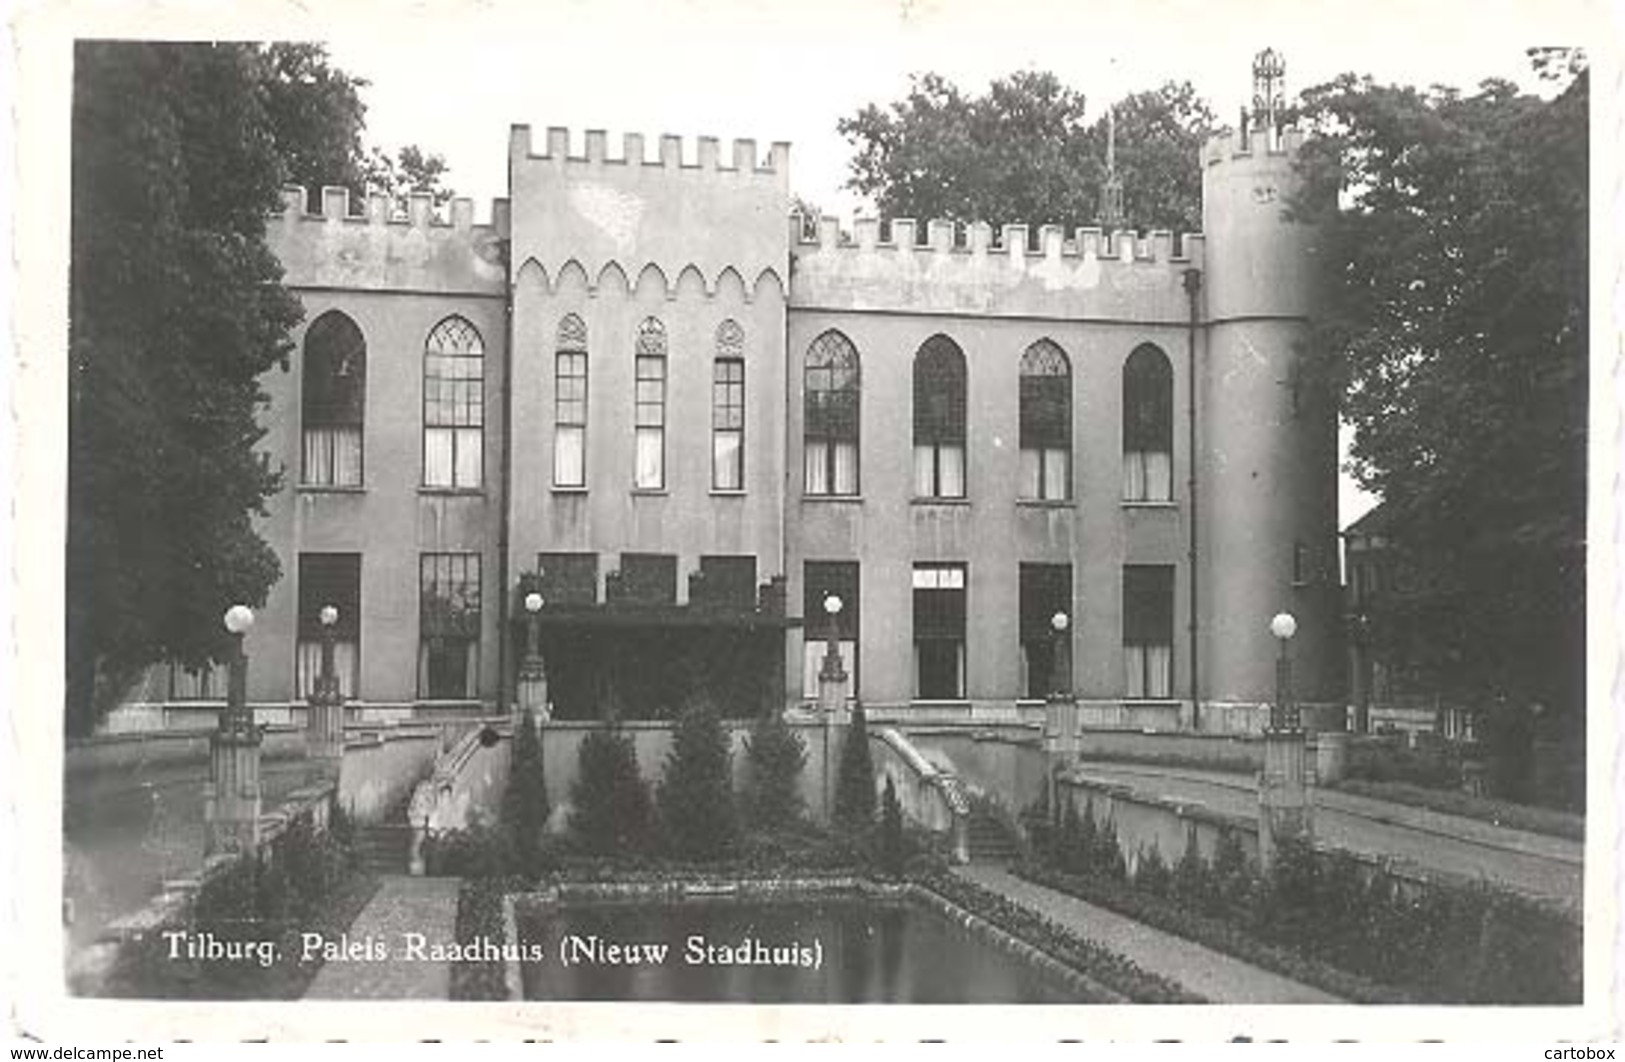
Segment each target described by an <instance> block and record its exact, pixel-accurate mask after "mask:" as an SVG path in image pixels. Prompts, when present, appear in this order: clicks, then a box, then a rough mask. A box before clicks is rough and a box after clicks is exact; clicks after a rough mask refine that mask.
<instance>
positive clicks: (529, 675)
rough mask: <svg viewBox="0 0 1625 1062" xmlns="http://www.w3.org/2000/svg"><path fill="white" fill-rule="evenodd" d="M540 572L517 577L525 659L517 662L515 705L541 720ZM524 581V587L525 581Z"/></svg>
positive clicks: (544, 706)
mask: <svg viewBox="0 0 1625 1062" xmlns="http://www.w3.org/2000/svg"><path fill="white" fill-rule="evenodd" d="M541 580H542V573H541V570H540V569H538V570H537V572H536V575H535V577H534V579H529V578H527V579H524V580H521V585H520V589H521V590H522V591H524V597H523V598H522V599H521V600H522V603H523V604H524V608H525V659H524V660H523V661H522V662H521V663H520V665H519V707H520V709H521V711H528V712H530V713H531V714H532V718H533V719H536V720H540V721H543V722H545V721H546V720H547V719H548V718H549V716H550V714H551V713H550V711H549V708H548V700H547V661H546V660H544V659H543V657H542V621H541V611H542V608H543V606H545V605H546V604H547V599H546V598H544V597H543V596H542V593H541V590H540V589H539V587H540V586H541ZM527 583H528V588H527V585H526V584H527Z"/></svg>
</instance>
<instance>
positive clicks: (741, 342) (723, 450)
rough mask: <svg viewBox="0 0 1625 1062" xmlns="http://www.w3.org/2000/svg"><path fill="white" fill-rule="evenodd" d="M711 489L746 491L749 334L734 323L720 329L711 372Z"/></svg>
mask: <svg viewBox="0 0 1625 1062" xmlns="http://www.w3.org/2000/svg"><path fill="white" fill-rule="evenodd" d="M711 486H712V488H713V489H715V490H744V489H745V331H744V329H742V328H740V327H739V323H738V322H737V321H733V320H727V321H723V322H722V324H721V325H720V326H719V327H718V328H717V357H716V361H715V362H714V363H713V365H712V369H711Z"/></svg>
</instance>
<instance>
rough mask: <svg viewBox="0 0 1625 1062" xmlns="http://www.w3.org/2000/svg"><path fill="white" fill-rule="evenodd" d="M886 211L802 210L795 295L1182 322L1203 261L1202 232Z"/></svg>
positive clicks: (794, 230) (795, 223)
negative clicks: (844, 221)
mask: <svg viewBox="0 0 1625 1062" xmlns="http://www.w3.org/2000/svg"><path fill="white" fill-rule="evenodd" d="M887 227H889V229H890V232H889V234H888V238H885V239H882V238H881V237H882V224H881V222H880V220H879V219H877V218H859V219H858V220H857V222H856V223H855V225H854V226H853V230H852V231H851V232H845V231H842V230H841V229H840V227H839V225H838V223H837V222H836V220H835V219H834V218H822V219H820V221H819V224H818V231H817V234H816V236H813V235H809V234H808V233H807V232H806V230H805V228H804V226H803V224H802V221H801V219H800V218H799V217H797V218H792V219H791V222H790V229H791V254H792V256H793V258H794V259H795V268H794V269H793V270H792V282H791V304H792V305H795V306H809V307H812V306H816V307H822V308H827V309H861V310H888V309H896V310H904V311H913V312H921V311H925V312H945V313H982V314H992V315H1009V316H1029V315H1034V316H1055V317H1069V318H1110V317H1121V318H1124V319H1129V320H1140V321H1160V320H1165V319H1166V320H1170V321H1182V320H1184V319H1185V318H1186V317H1187V316H1188V315H1189V304H1188V302H1187V301H1186V296H1185V294H1184V289H1183V283H1184V281H1183V277H1184V273H1185V271H1186V270H1188V269H1192V268H1195V269H1201V268H1203V261H1204V257H1205V248H1204V239H1203V237H1202V236H1201V235H1200V234H1187V235H1184V236H1182V237H1180V238H1177V239H1176V238H1175V236H1174V234H1173V233H1171V232H1166V231H1153V232H1149V233H1145V234H1140V233H1137V232H1133V231H1128V230H1118V231H1114V232H1105V231H1103V230H1101V229H1098V228H1080V229H1077V230H1075V231H1073V232H1070V233H1069V232H1068V231H1067V230H1066V229H1064V228H1063V227H1062V226H1059V225H1043V226H1040V227H1039V228H1038V231H1037V236H1038V239H1037V241H1036V246H1035V245H1034V243H1033V242H1032V240H1031V239H1030V233H1031V230H1030V228H1029V226H1026V225H1006V226H1004V227H1003V228H1002V229H1000V230H999V231H998V232H997V233H995V231H994V229H993V228H992V226H990V225H987V224H985V223H982V222H976V223H973V224H970V225H962V224H959V223H957V222H953V221H944V220H934V221H930V222H928V223H926V225H925V226H924V227H923V228H922V227H921V226H919V225H918V224H917V223H916V222H915V221H914V220H912V219H908V218H897V219H893V220H892V221H891V222H890V224H889V226H887Z"/></svg>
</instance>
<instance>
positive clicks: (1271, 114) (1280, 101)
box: [1253, 48, 1286, 130]
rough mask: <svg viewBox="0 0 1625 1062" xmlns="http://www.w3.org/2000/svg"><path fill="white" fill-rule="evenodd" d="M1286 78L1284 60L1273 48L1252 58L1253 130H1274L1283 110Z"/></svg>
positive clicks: (1266, 49)
mask: <svg viewBox="0 0 1625 1062" xmlns="http://www.w3.org/2000/svg"><path fill="white" fill-rule="evenodd" d="M1285 76H1286V60H1284V59H1282V58H1281V54H1280V53H1279V52H1277V51H1276V50H1275V49H1274V48H1265V49H1264V50H1263V51H1261V52H1259V53H1258V54H1257V55H1255V56H1253V128H1254V129H1262V130H1270V129H1274V128H1275V127H1276V126H1277V125H1278V124H1280V121H1281V117H1282V115H1281V112H1282V111H1283V110H1284V109H1285V99H1284V97H1283V95H1282V82H1283V79H1284V78H1285Z"/></svg>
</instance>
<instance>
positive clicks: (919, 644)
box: [914, 564, 965, 701]
mask: <svg viewBox="0 0 1625 1062" xmlns="http://www.w3.org/2000/svg"><path fill="white" fill-rule="evenodd" d="M964 696H965V566H964V565H963V564H916V565H915V566H914V697H915V699H916V700H922V701H957V700H959V699H961V698H963V697H964Z"/></svg>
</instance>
